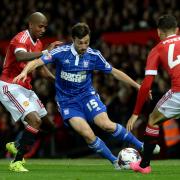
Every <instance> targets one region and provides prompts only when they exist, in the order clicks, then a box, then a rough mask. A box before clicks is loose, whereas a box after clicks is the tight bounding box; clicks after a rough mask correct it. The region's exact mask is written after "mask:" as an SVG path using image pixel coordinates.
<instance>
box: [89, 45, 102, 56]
mask: <svg viewBox="0 0 180 180" xmlns="http://www.w3.org/2000/svg"><path fill="white" fill-rule="evenodd" d="M87 53H88V54H92V55H96V56H99V55H100V54H101V52H100V51H99V50H97V49H93V48H91V47H88V48H87Z"/></svg>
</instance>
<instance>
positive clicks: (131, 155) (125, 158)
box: [118, 148, 141, 169]
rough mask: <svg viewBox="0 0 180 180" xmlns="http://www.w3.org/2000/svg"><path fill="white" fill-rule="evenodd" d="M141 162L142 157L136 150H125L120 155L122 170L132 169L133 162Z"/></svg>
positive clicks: (119, 161)
mask: <svg viewBox="0 0 180 180" xmlns="http://www.w3.org/2000/svg"><path fill="white" fill-rule="evenodd" d="M140 160H141V155H140V154H139V152H138V151H137V150H136V149H133V148H124V149H122V150H121V151H120V152H119V154H118V163H119V166H120V167H121V168H122V169H130V163H131V162H137V161H140Z"/></svg>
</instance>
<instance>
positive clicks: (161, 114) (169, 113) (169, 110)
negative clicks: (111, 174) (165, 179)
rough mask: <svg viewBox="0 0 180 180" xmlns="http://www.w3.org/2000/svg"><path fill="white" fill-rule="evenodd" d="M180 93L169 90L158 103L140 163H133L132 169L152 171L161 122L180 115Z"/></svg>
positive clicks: (148, 129)
mask: <svg viewBox="0 0 180 180" xmlns="http://www.w3.org/2000/svg"><path fill="white" fill-rule="evenodd" d="M179 102H180V93H173V92H172V91H171V90H169V91H168V92H167V93H166V94H165V95H164V96H163V97H162V98H161V99H160V100H159V102H158V103H157V105H156V107H155V108H154V110H153V112H152V113H151V114H150V116H149V119H148V125H147V127H146V130H145V137H144V153H143V158H142V161H141V163H140V165H138V164H136V163H135V164H133V163H132V169H134V170H135V171H139V172H141V173H150V172H151V169H150V160H151V157H152V151H153V149H154V148H155V144H156V143H157V141H158V137H159V126H158V125H159V124H160V123H161V122H163V121H165V120H167V119H171V118H177V117H179V112H180V103H179Z"/></svg>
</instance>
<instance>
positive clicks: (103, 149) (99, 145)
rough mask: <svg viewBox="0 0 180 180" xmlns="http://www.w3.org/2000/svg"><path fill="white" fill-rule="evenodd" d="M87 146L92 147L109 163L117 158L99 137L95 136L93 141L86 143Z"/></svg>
mask: <svg viewBox="0 0 180 180" xmlns="http://www.w3.org/2000/svg"><path fill="white" fill-rule="evenodd" d="M88 147H89V148H91V149H93V150H94V151H95V152H96V153H98V154H100V155H101V156H102V157H104V158H106V159H108V160H109V161H110V162H111V163H113V162H114V161H116V160H117V157H115V156H114V155H113V154H112V152H111V151H110V150H109V148H108V147H107V146H106V144H105V143H104V142H103V141H102V140H101V139H100V138H99V137H96V139H95V141H94V142H93V143H91V144H89V145H88Z"/></svg>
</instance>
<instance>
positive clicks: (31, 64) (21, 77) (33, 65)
mask: <svg viewBox="0 0 180 180" xmlns="http://www.w3.org/2000/svg"><path fill="white" fill-rule="evenodd" d="M42 65H44V62H43V61H42V60H41V58H39V59H35V60H34V61H31V62H29V63H28V64H27V65H26V66H25V68H24V69H23V71H22V72H21V74H19V75H18V76H16V77H15V78H14V79H13V83H17V82H19V81H20V80H22V81H23V82H24V81H25V80H26V78H27V75H28V74H29V73H30V72H32V71H33V70H34V69H36V68H37V67H40V66H42Z"/></svg>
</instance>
